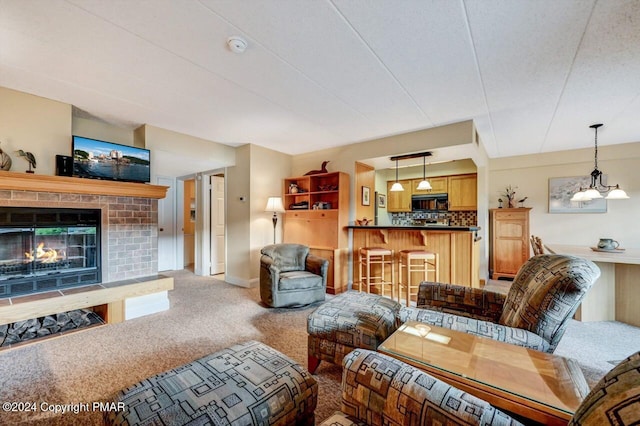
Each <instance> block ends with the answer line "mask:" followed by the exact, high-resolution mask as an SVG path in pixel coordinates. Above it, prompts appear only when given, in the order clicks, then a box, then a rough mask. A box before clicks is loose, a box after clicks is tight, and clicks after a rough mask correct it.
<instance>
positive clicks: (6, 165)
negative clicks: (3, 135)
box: [0, 142, 11, 172]
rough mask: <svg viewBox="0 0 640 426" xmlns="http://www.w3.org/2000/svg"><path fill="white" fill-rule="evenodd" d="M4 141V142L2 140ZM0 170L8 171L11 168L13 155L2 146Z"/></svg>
mask: <svg viewBox="0 0 640 426" xmlns="http://www.w3.org/2000/svg"><path fill="white" fill-rule="evenodd" d="M0 143H2V142H0ZM0 170H4V171H5V172H8V171H9V170H11V157H9V154H7V153H6V152H4V151H3V150H2V148H0Z"/></svg>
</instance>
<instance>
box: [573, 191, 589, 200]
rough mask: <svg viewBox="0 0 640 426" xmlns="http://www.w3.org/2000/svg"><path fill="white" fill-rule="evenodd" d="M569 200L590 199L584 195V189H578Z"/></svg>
mask: <svg viewBox="0 0 640 426" xmlns="http://www.w3.org/2000/svg"><path fill="white" fill-rule="evenodd" d="M571 201H590V199H589V198H585V197H584V191H578V192H576V193H575V194H573V197H571Z"/></svg>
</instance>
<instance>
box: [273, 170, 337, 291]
mask: <svg viewBox="0 0 640 426" xmlns="http://www.w3.org/2000/svg"><path fill="white" fill-rule="evenodd" d="M283 204H284V208H285V210H286V213H285V215H284V225H283V226H284V238H283V241H284V242H285V243H298V244H304V245H306V246H309V248H310V249H311V250H310V251H311V253H313V254H315V255H317V256H320V257H323V258H325V259H328V260H329V274H328V279H327V293H330V294H337V293H341V292H343V291H345V290H346V288H347V259H348V250H349V242H348V234H347V231H346V229H345V227H346V226H347V225H348V221H349V175H348V174H346V173H342V172H333V173H322V174H317V175H311V176H298V177H290V178H286V179H285V180H284V190H283Z"/></svg>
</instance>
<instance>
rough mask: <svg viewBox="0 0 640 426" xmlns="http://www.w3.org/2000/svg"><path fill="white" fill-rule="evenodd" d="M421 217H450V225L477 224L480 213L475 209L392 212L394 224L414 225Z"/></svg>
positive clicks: (392, 222)
mask: <svg viewBox="0 0 640 426" xmlns="http://www.w3.org/2000/svg"><path fill="white" fill-rule="evenodd" d="M420 219H448V220H449V225H450V226H476V225H477V224H478V213H477V211H475V210H470V211H455V212H440V213H425V212H407V213H391V224H392V225H399V226H406V225H413V224H414V222H415V221H416V220H420Z"/></svg>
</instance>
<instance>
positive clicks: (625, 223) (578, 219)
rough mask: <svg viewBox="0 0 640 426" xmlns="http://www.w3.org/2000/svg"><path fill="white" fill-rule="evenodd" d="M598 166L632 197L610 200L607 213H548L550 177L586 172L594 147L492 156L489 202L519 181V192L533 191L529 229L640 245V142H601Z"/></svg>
mask: <svg viewBox="0 0 640 426" xmlns="http://www.w3.org/2000/svg"><path fill="white" fill-rule="evenodd" d="M598 168H599V169H600V170H601V171H603V172H604V174H605V175H607V177H608V182H609V183H610V184H615V183H617V184H619V185H620V186H621V187H622V188H623V189H624V190H625V191H626V192H627V194H628V195H629V196H630V197H631V199H629V200H612V201H608V202H607V204H608V208H607V213H564V214H562V213H548V194H549V191H548V186H549V178H551V177H566V176H588V175H589V173H590V172H591V171H592V170H593V149H580V150H572V151H562V152H553V153H546V154H539V155H527V156H520V157H511V158H500V159H494V160H491V162H490V172H489V184H488V198H489V206H490V207H491V208H495V207H498V201H497V200H498V198H499V194H500V192H501V191H503V189H504V187H505V186H506V185H512V186H514V187H516V186H517V187H518V188H517V189H516V198H517V199H520V198H521V197H525V196H526V197H529V198H528V199H527V201H526V202H525V206H526V207H532V210H531V213H530V220H531V224H530V230H531V233H532V234H535V235H538V236H540V237H541V238H542V240H543V242H544V243H550V244H553V243H556V244H577V245H588V246H592V245H594V244H596V243H597V241H598V239H599V238H600V237H610V238H614V239H617V240H618V241H619V242H620V245H621V247H628V248H640V227H638V226H637V225H636V222H637V218H638V216H639V214H640V179H638V176H640V143H629V144H622V145H614V146H601V147H599V148H598Z"/></svg>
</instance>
